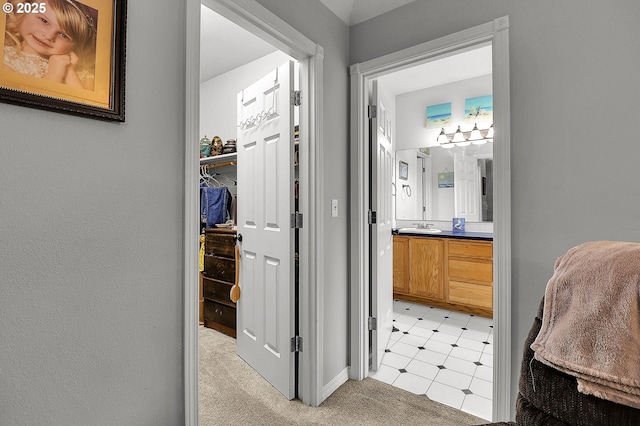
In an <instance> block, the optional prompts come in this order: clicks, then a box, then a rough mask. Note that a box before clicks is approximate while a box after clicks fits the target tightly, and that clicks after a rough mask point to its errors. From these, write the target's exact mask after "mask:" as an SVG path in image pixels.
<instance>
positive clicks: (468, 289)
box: [449, 281, 493, 309]
mask: <svg viewBox="0 0 640 426" xmlns="http://www.w3.org/2000/svg"><path fill="white" fill-rule="evenodd" d="M449 302H451V303H459V304H461V305H470V306H477V307H480V308H488V309H491V308H492V307H493V287H491V286H487V285H482V284H470V283H462V282H458V281H449Z"/></svg>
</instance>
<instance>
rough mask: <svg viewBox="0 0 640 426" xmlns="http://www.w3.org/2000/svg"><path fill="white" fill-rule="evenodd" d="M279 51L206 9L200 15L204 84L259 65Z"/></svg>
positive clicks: (201, 76)
mask: <svg viewBox="0 0 640 426" xmlns="http://www.w3.org/2000/svg"><path fill="white" fill-rule="evenodd" d="M275 51H276V48H275V47H273V46H272V45H271V44H269V43H267V42H265V41H263V40H262V39H261V38H258V37H256V36H255V35H253V34H251V33H250V32H249V31H247V30H245V29H243V28H241V27H240V26H239V25H236V24H234V23H233V22H231V21H229V20H228V19H226V18H223V17H222V16H220V15H219V14H217V13H216V12H214V11H212V10H211V9H209V8H208V7H206V6H204V5H203V6H202V7H201V11H200V81H201V82H202V81H207V80H209V79H211V78H213V77H217V76H219V75H221V74H224V73H225V72H227V71H231V70H233V69H235V68H238V67H239V66H241V65H244V64H248V63H249V62H252V61H255V60H256V59H258V58H261V57H263V56H265V55H268V54H269V53H272V52H275Z"/></svg>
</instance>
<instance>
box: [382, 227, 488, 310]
mask: <svg viewBox="0 0 640 426" xmlns="http://www.w3.org/2000/svg"><path fill="white" fill-rule="evenodd" d="M393 296H394V298H396V299H401V300H407V301H411V302H417V303H422V304H427V305H429V306H435V307H438V308H444V309H450V310H454V311H459V312H465V313H469V314H474V315H480V316H484V317H489V318H490V317H492V316H493V236H492V235H491V234H484V233H462V234H457V233H452V232H447V231H443V232H441V233H438V234H415V235H412V234H409V233H403V234H402V235H394V236H393Z"/></svg>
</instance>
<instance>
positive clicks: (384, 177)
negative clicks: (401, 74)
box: [369, 80, 393, 370]
mask: <svg viewBox="0 0 640 426" xmlns="http://www.w3.org/2000/svg"><path fill="white" fill-rule="evenodd" d="M371 83H372V87H371V98H370V101H369V106H370V111H371V110H372V108H371V107H377V108H375V110H376V111H377V113H376V114H370V118H369V123H370V131H369V135H370V138H371V145H370V146H371V181H372V182H375V185H374V186H373V187H372V193H371V210H372V211H374V212H376V220H375V223H372V224H371V252H370V254H371V271H372V273H371V276H370V279H371V292H370V296H371V316H372V317H373V318H375V319H376V320H375V322H376V327H375V330H374V331H373V333H372V336H371V338H372V342H371V343H372V354H371V355H372V361H371V369H372V370H377V369H378V368H379V367H380V364H381V363H382V356H383V355H384V351H385V349H386V347H387V343H388V342H389V339H390V338H391V331H392V329H393V250H392V247H393V244H392V236H391V228H392V226H393V223H392V217H391V212H392V208H391V201H392V199H391V193H392V189H391V185H392V183H393V147H392V144H391V136H390V135H389V134H388V133H390V132H391V129H390V128H387V127H386V126H387V123H388V120H386V117H380V113H381V111H383V110H384V108H383V107H382V104H381V102H380V100H379V99H378V82H377V81H375V80H374V81H372V82H371Z"/></svg>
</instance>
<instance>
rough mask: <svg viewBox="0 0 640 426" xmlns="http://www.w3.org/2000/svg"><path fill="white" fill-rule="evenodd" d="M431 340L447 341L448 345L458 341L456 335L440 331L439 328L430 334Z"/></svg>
mask: <svg viewBox="0 0 640 426" xmlns="http://www.w3.org/2000/svg"><path fill="white" fill-rule="evenodd" d="M431 340H435V341H436V342H442V343H448V344H449V345H452V344H454V343H456V342H457V341H458V337H457V336H453V335H451V334H448V333H444V332H441V330H438V332H437V333H433V335H432V336H431Z"/></svg>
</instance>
